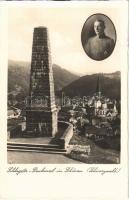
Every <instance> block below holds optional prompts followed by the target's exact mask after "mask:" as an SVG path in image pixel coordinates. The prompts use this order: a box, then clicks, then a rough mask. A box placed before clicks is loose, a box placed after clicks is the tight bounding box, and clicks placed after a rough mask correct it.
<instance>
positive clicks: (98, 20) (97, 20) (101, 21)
mask: <svg viewBox="0 0 129 200" xmlns="http://www.w3.org/2000/svg"><path fill="white" fill-rule="evenodd" d="M95 22H100V23H101V24H102V26H103V27H105V22H104V21H103V20H101V19H96V20H95ZM95 22H94V23H95Z"/></svg>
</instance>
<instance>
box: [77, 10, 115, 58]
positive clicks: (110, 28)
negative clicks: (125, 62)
mask: <svg viewBox="0 0 129 200" xmlns="http://www.w3.org/2000/svg"><path fill="white" fill-rule="evenodd" d="M81 41H82V46H83V48H84V51H85V52H86V54H87V55H88V56H89V57H90V58H91V59H93V60H98V61H101V60H104V59H106V58H108V57H109V56H110V55H111V54H112V52H113V50H114V47H115V44H116V30H115V26H114V24H113V22H112V21H111V19H110V18H109V17H107V16H106V15H104V14H99V13H98V14H94V15H91V16H90V17H89V18H88V19H87V20H86V22H85V23H84V26H83V28H82V33H81Z"/></svg>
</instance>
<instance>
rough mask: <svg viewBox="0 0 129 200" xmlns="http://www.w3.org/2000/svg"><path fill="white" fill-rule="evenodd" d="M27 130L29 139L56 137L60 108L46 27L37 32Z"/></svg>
mask: <svg viewBox="0 0 129 200" xmlns="http://www.w3.org/2000/svg"><path fill="white" fill-rule="evenodd" d="M26 130H27V134H30V136H31V134H33V133H35V134H37V136H38V135H39V136H49V137H53V136H54V135H55V134H56V133H57V108H56V105H55V92H54V81H53V71H52V63H51V55H50V47H49V39H48V30H47V28H46V27H36V28H34V34H33V46H32V60H31V72H30V90H29V103H28V106H27V108H26Z"/></svg>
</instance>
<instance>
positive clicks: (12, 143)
mask: <svg viewBox="0 0 129 200" xmlns="http://www.w3.org/2000/svg"><path fill="white" fill-rule="evenodd" d="M9 145H11V146H19V147H23V146H25V147H41V148H60V145H57V144H38V143H17V142H8V143H7V146H9Z"/></svg>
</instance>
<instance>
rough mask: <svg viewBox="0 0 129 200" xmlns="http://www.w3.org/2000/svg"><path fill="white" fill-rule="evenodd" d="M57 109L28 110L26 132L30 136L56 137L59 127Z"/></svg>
mask: <svg viewBox="0 0 129 200" xmlns="http://www.w3.org/2000/svg"><path fill="white" fill-rule="evenodd" d="M57 127H58V126H57V110H54V111H39V110H38V111H36V110H29V111H26V134H27V135H28V136H29V135H30V136H31V134H32V135H35V136H41V137H54V136H55V134H56V133H57V131H58V128H57Z"/></svg>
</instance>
